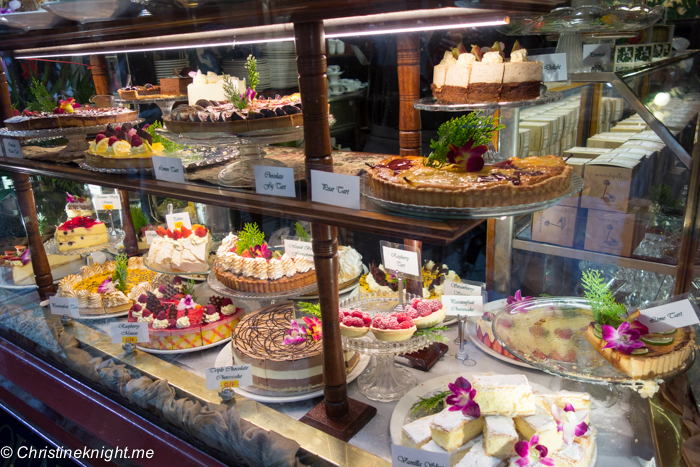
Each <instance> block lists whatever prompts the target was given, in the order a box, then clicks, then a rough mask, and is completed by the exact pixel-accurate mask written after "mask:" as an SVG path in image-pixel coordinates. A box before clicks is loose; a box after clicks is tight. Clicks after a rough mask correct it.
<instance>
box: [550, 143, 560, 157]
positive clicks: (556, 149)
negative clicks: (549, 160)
mask: <svg viewBox="0 0 700 467" xmlns="http://www.w3.org/2000/svg"><path fill="white" fill-rule="evenodd" d="M547 154H550V155H552V156H559V157H561V141H555V142H554V143H552V144H550V145H549V149H548V150H547Z"/></svg>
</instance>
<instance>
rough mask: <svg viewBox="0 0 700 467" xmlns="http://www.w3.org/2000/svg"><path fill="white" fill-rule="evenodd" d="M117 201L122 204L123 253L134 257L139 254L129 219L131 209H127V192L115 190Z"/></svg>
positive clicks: (130, 219)
mask: <svg viewBox="0 0 700 467" xmlns="http://www.w3.org/2000/svg"><path fill="white" fill-rule="evenodd" d="M117 193H119V200H120V201H121V204H122V228H123V229H124V233H125V235H126V236H125V237H124V253H126V255H127V256H136V255H138V254H139V243H138V239H137V238H136V231H135V230H134V220H133V219H132V218H131V208H130V207H129V192H128V191H126V190H117Z"/></svg>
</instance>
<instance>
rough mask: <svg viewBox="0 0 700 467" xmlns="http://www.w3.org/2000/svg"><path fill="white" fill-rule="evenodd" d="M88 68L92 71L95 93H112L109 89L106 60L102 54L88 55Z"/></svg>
mask: <svg viewBox="0 0 700 467" xmlns="http://www.w3.org/2000/svg"><path fill="white" fill-rule="evenodd" d="M90 70H91V71H92V81H93V82H94V83H95V93H96V94H98V95H100V94H112V92H111V91H110V90H109V75H108V70H107V61H106V60H105V56H104V55H90Z"/></svg>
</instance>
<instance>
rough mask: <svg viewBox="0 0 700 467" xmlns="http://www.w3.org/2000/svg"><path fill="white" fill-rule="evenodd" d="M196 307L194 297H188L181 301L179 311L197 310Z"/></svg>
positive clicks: (178, 305) (178, 306)
mask: <svg viewBox="0 0 700 467" xmlns="http://www.w3.org/2000/svg"><path fill="white" fill-rule="evenodd" d="M196 306H197V304H196V303H195V302H194V300H192V296H191V295H188V296H186V297H185V298H181V299H180V303H178V304H177V311H185V310H188V309H190V308H195V307H196Z"/></svg>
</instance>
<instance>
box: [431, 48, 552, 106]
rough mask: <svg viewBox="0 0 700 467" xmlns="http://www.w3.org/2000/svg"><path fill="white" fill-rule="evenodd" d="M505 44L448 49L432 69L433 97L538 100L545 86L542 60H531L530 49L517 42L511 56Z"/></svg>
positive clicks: (457, 101)
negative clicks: (529, 56) (541, 89)
mask: <svg viewBox="0 0 700 467" xmlns="http://www.w3.org/2000/svg"><path fill="white" fill-rule="evenodd" d="M501 47H502V45H501V44H500V43H498V42H496V43H495V44H494V45H493V46H492V47H490V48H486V47H478V46H475V45H472V50H471V52H467V51H466V49H465V48H464V47H460V48H456V49H454V50H453V51H452V52H445V56H444V57H443V59H442V61H441V62H440V63H439V64H438V65H435V67H434V69H433V84H432V86H431V88H432V90H433V96H435V98H437V99H438V100H439V101H440V102H444V103H453V104H465V103H478V102H499V101H504V102H509V101H519V100H529V99H535V98H537V97H539V96H540V88H541V86H542V63H541V62H537V61H535V62H531V61H528V56H527V50H526V49H523V48H522V47H520V45H519V43H518V42H517V41H516V43H515V45H514V46H513V50H512V51H511V53H510V59H509V60H508V61H506V60H505V59H504V55H503V52H502V50H501Z"/></svg>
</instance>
